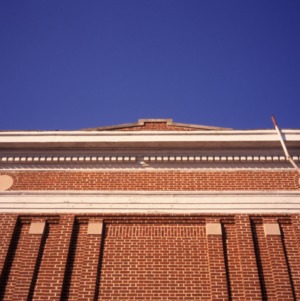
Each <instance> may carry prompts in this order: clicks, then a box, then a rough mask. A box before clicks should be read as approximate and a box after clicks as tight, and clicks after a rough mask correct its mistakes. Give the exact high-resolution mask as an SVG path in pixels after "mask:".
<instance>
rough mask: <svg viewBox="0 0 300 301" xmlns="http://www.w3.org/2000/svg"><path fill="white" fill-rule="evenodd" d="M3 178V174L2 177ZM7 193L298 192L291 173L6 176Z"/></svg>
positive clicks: (25, 172)
mask: <svg viewBox="0 0 300 301" xmlns="http://www.w3.org/2000/svg"><path fill="white" fill-rule="evenodd" d="M1 174H4V173H1ZM6 174H9V175H11V176H12V177H13V178H14V184H13V186H12V188H11V189H10V190H152V191H153V190H158V191H172V190H173V191H215V190H269V191H271V190H299V189H300V187H299V184H298V178H299V175H298V174H297V173H296V172H294V171H105V172H104V171H98V172H77V171H76V172H75V171H69V172H66V171H61V172H60V171H57V172H54V171H53V172H48V171H35V172H28V171H24V172H21V171H19V172H9V173H6Z"/></svg>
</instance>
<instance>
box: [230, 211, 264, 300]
mask: <svg viewBox="0 0 300 301" xmlns="http://www.w3.org/2000/svg"><path fill="white" fill-rule="evenodd" d="M235 224H236V232H237V238H238V248H239V255H240V256H239V257H240V264H241V269H242V273H241V276H242V277H241V278H242V281H243V289H244V298H245V300H262V295H261V288H260V283H259V276H258V269H257V263H256V258H255V250H254V244H253V237H252V230H251V223H250V219H249V216H248V215H237V216H236V217H235Z"/></svg>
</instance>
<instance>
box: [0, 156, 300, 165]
mask: <svg viewBox="0 0 300 301" xmlns="http://www.w3.org/2000/svg"><path fill="white" fill-rule="evenodd" d="M138 160H140V161H141V162H146V163H198V162H204V163H213V162H217V163H231V162H235V163H237V162H251V163H257V162H276V163H278V162H287V159H286V157H285V156H274V155H269V156H268V155H267V156H260V155H259V156H245V155H242V156H236V155H231V156H230V155H229V156H228V155H226V156H223V155H221V156H218V155H207V156H203V155H201V156H197V155H194V156H189V155H183V156H181V155H172V156H164V155H162V156H159V155H158V156H144V157H142V158H141V159H139V158H138V157H136V156H3V157H0V163H4V164H6V163H14V164H16V163H17V164H22V163H23V164H24V163H26V164H28V163H30V164H36V163H38V164H41V163H46V164H49V163H51V164H53V163H59V164H70V163H75V164H76V163H81V164H82V163H85V164H89V163H103V164H107V163H133V162H136V161H138ZM293 160H294V161H300V156H293Z"/></svg>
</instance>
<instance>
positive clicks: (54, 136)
mask: <svg viewBox="0 0 300 301" xmlns="http://www.w3.org/2000/svg"><path fill="white" fill-rule="evenodd" d="M282 132H283V134H284V137H285V142H286V145H287V147H288V150H289V152H290V154H291V156H292V158H293V159H294V161H295V162H296V163H297V164H298V162H299V155H300V154H299V147H300V130H283V131H282ZM0 168H1V169H0V242H1V248H0V276H1V279H0V300H300V269H299V267H300V214H299V212H300V198H299V197H300V184H299V174H298V173H297V171H296V170H295V169H294V168H293V166H292V165H291V164H290V163H289V162H288V161H287V159H286V158H285V156H284V153H283V151H282V148H281V145H280V141H279V138H278V135H277V134H276V132H275V131H274V130H247V131H245V130H242V131H239V130H232V129H225V128H217V127H207V126H201V125H188V124H180V123H175V122H173V121H172V120H169V119H154V120H139V122H138V123H133V124H125V125H119V126H112V127H100V128H93V129H84V130H80V131H22V132H8V131H7V132H5V131H2V132H0Z"/></svg>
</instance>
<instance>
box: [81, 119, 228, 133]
mask: <svg viewBox="0 0 300 301" xmlns="http://www.w3.org/2000/svg"><path fill="white" fill-rule="evenodd" d="M149 122H155V123H166V124H167V125H169V126H177V127H186V128H194V129H199V130H219V131H225V130H232V128H223V127H216V126H207V125H199V124H188V123H178V122H174V121H173V119H171V118H167V119H139V120H138V122H134V123H124V124H118V125H112V126H102V127H95V128H86V129H82V131H108V130H117V129H122V128H134V127H139V126H144V125H145V123H149Z"/></svg>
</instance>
